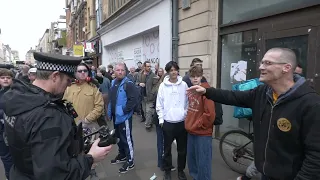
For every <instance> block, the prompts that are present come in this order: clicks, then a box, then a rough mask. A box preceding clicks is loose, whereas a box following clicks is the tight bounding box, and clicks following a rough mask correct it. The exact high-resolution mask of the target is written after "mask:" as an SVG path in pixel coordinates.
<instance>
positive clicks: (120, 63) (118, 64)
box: [115, 62, 126, 69]
mask: <svg viewBox="0 0 320 180" xmlns="http://www.w3.org/2000/svg"><path fill="white" fill-rule="evenodd" d="M117 66H122V67H123V68H124V69H126V65H125V64H124V63H123V62H118V63H117V64H116V65H115V69H116V68H117Z"/></svg>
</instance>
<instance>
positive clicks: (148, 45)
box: [142, 30, 160, 67]
mask: <svg viewBox="0 0 320 180" xmlns="http://www.w3.org/2000/svg"><path fill="white" fill-rule="evenodd" d="M142 40H143V42H142V49H143V61H150V62H151V66H152V67H154V66H155V64H156V63H159V62H160V57H159V55H160V51H159V31H158V30H157V31H153V32H150V33H147V34H145V35H143V36H142Z"/></svg>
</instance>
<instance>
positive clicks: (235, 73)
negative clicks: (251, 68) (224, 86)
mask: <svg viewBox="0 0 320 180" xmlns="http://www.w3.org/2000/svg"><path fill="white" fill-rule="evenodd" d="M246 76H247V61H243V60H240V61H238V62H237V63H231V69H230V79H231V83H237V82H242V81H245V80H246V79H247V77H246Z"/></svg>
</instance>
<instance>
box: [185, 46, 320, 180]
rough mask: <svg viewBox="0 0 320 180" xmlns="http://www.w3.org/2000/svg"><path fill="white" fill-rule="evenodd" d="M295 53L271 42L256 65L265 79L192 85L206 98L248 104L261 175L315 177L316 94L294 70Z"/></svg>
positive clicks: (318, 157) (275, 179) (279, 179)
mask: <svg viewBox="0 0 320 180" xmlns="http://www.w3.org/2000/svg"><path fill="white" fill-rule="evenodd" d="M296 66H297V61H296V57H295V54H294V52H293V51H292V50H290V49H286V48H272V49H270V50H269V51H268V52H267V53H266V54H265V55H264V57H263V59H262V61H261V65H260V67H259V69H260V71H261V74H260V81H261V82H264V83H265V84H264V85H260V86H258V87H257V88H255V89H253V90H249V91H229V90H221V89H215V88H207V89H205V88H202V87H200V86H193V87H191V88H189V91H193V90H195V91H197V92H199V93H202V94H204V95H205V96H206V97H207V98H209V99H211V100H213V101H217V102H220V103H223V104H227V105H234V106H239V107H246V108H252V113H253V121H254V137H255V141H254V159H255V165H256V167H257V169H258V171H259V172H261V173H262V179H265V180H269V179H271V180H316V179H320V131H319V129H320V121H319V119H318V118H319V117H320V97H319V95H318V94H317V93H316V92H315V91H314V90H313V89H312V88H311V87H310V86H309V84H308V82H306V80H305V79H304V78H303V77H301V76H299V75H294V70H295V68H296Z"/></svg>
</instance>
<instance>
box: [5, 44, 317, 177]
mask: <svg viewBox="0 0 320 180" xmlns="http://www.w3.org/2000/svg"><path fill="white" fill-rule="evenodd" d="M34 57H35V59H36V60H37V65H36V66H35V67H31V68H30V67H29V66H22V67H21V70H20V71H19V72H15V71H14V70H13V69H12V67H7V66H5V67H2V68H0V85H1V88H2V89H1V91H0V100H1V103H0V118H1V122H2V123H1V128H0V133H1V134H2V135H0V156H1V159H2V162H3V164H4V166H5V172H6V176H7V178H8V179H9V178H10V179H74V180H76V179H77V180H79V179H86V178H87V177H90V178H91V179H98V176H97V174H96V171H95V168H96V167H97V163H98V162H100V161H102V160H104V159H105V158H106V156H107V154H108V153H109V152H110V151H111V149H112V145H110V146H107V147H100V146H99V141H100V139H99V138H98V139H97V140H95V139H93V140H92V141H93V144H92V146H91V148H90V150H89V151H88V153H87V154H84V153H83V139H82V137H83V135H82V132H83V129H89V130H90V131H91V132H92V131H94V130H96V129H98V128H99V126H102V125H106V124H107V121H111V122H112V123H113V126H114V129H115V132H116V137H117V138H119V142H118V143H117V146H118V154H117V156H116V157H115V158H113V159H112V160H111V162H110V163H111V164H119V163H121V164H122V167H121V168H120V169H119V173H126V172H128V171H130V170H131V169H133V168H134V167H135V163H134V141H133V137H132V121H133V114H134V113H135V114H136V115H137V117H140V119H141V122H144V126H145V128H146V130H147V131H148V132H149V131H152V129H153V128H154V127H155V130H156V133H157V152H158V164H157V165H158V167H159V168H160V169H161V170H162V171H164V178H163V179H164V180H171V178H172V177H171V172H172V171H175V170H176V169H177V171H178V179H180V180H185V179H187V177H186V174H185V168H186V165H188V170H189V174H190V175H191V177H192V178H193V179H195V180H211V179H213V177H212V133H213V129H214V125H220V124H221V123H222V122H223V121H222V114H223V112H222V108H221V104H219V103H222V104H227V105H233V106H238V107H245V108H251V109H252V111H253V118H252V119H253V121H254V135H255V137H254V156H255V157H254V158H255V162H254V163H253V165H252V166H254V168H256V170H257V171H258V172H260V173H261V174H262V179H263V180H292V179H294V180H318V179H320V168H319V167H320V164H319V162H320V161H319V157H320V156H319V152H320V146H319V144H320V143H319V135H320V134H319V133H318V132H319V131H318V129H319V128H320V127H319V126H320V124H319V123H318V121H317V120H316V119H317V115H319V114H318V112H320V111H319V110H320V109H319V104H320V98H319V95H318V94H317V93H316V92H315V91H314V89H313V88H312V87H311V86H310V84H309V83H308V82H307V81H306V80H305V78H303V77H301V76H300V75H298V74H297V73H295V70H296V69H297V66H298V63H297V60H296V56H295V54H294V52H293V51H292V50H290V49H286V48H272V49H270V50H268V51H267V53H266V54H265V55H264V57H263V59H262V60H261V64H260V67H259V70H260V71H261V74H260V78H259V80H260V81H261V82H263V83H264V84H262V85H260V86H258V87H257V88H255V89H252V90H248V91H229V90H221V89H216V88H213V87H210V85H209V83H208V82H207V80H206V78H205V77H204V76H203V68H202V60H201V59H199V58H194V59H193V60H192V61H191V64H190V69H189V71H188V73H187V74H186V75H185V76H184V77H182V76H181V75H180V74H179V70H180V68H179V66H178V64H177V63H176V62H174V61H170V62H168V63H167V64H166V65H165V67H164V68H161V67H159V64H156V65H155V67H151V62H149V61H145V62H143V63H142V62H139V63H138V64H137V67H130V68H128V67H127V66H126V64H125V63H123V62H120V63H117V64H115V65H114V66H113V65H108V66H107V67H105V66H103V65H101V66H99V67H97V68H96V67H94V66H91V65H89V64H87V63H85V62H81V59H79V58H75V57H68V56H63V55H57V54H46V53H38V52H36V53H34ZM152 68H154V69H155V71H154V72H153V71H152ZM68 103H71V104H72V106H70V105H67V104H68ZM174 140H175V141H176V144H177V154H178V156H177V167H174V166H173V164H172V148H171V147H172V143H173V141H174ZM9 172H10V174H9ZM239 178H240V179H244V178H245V177H239Z"/></svg>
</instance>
